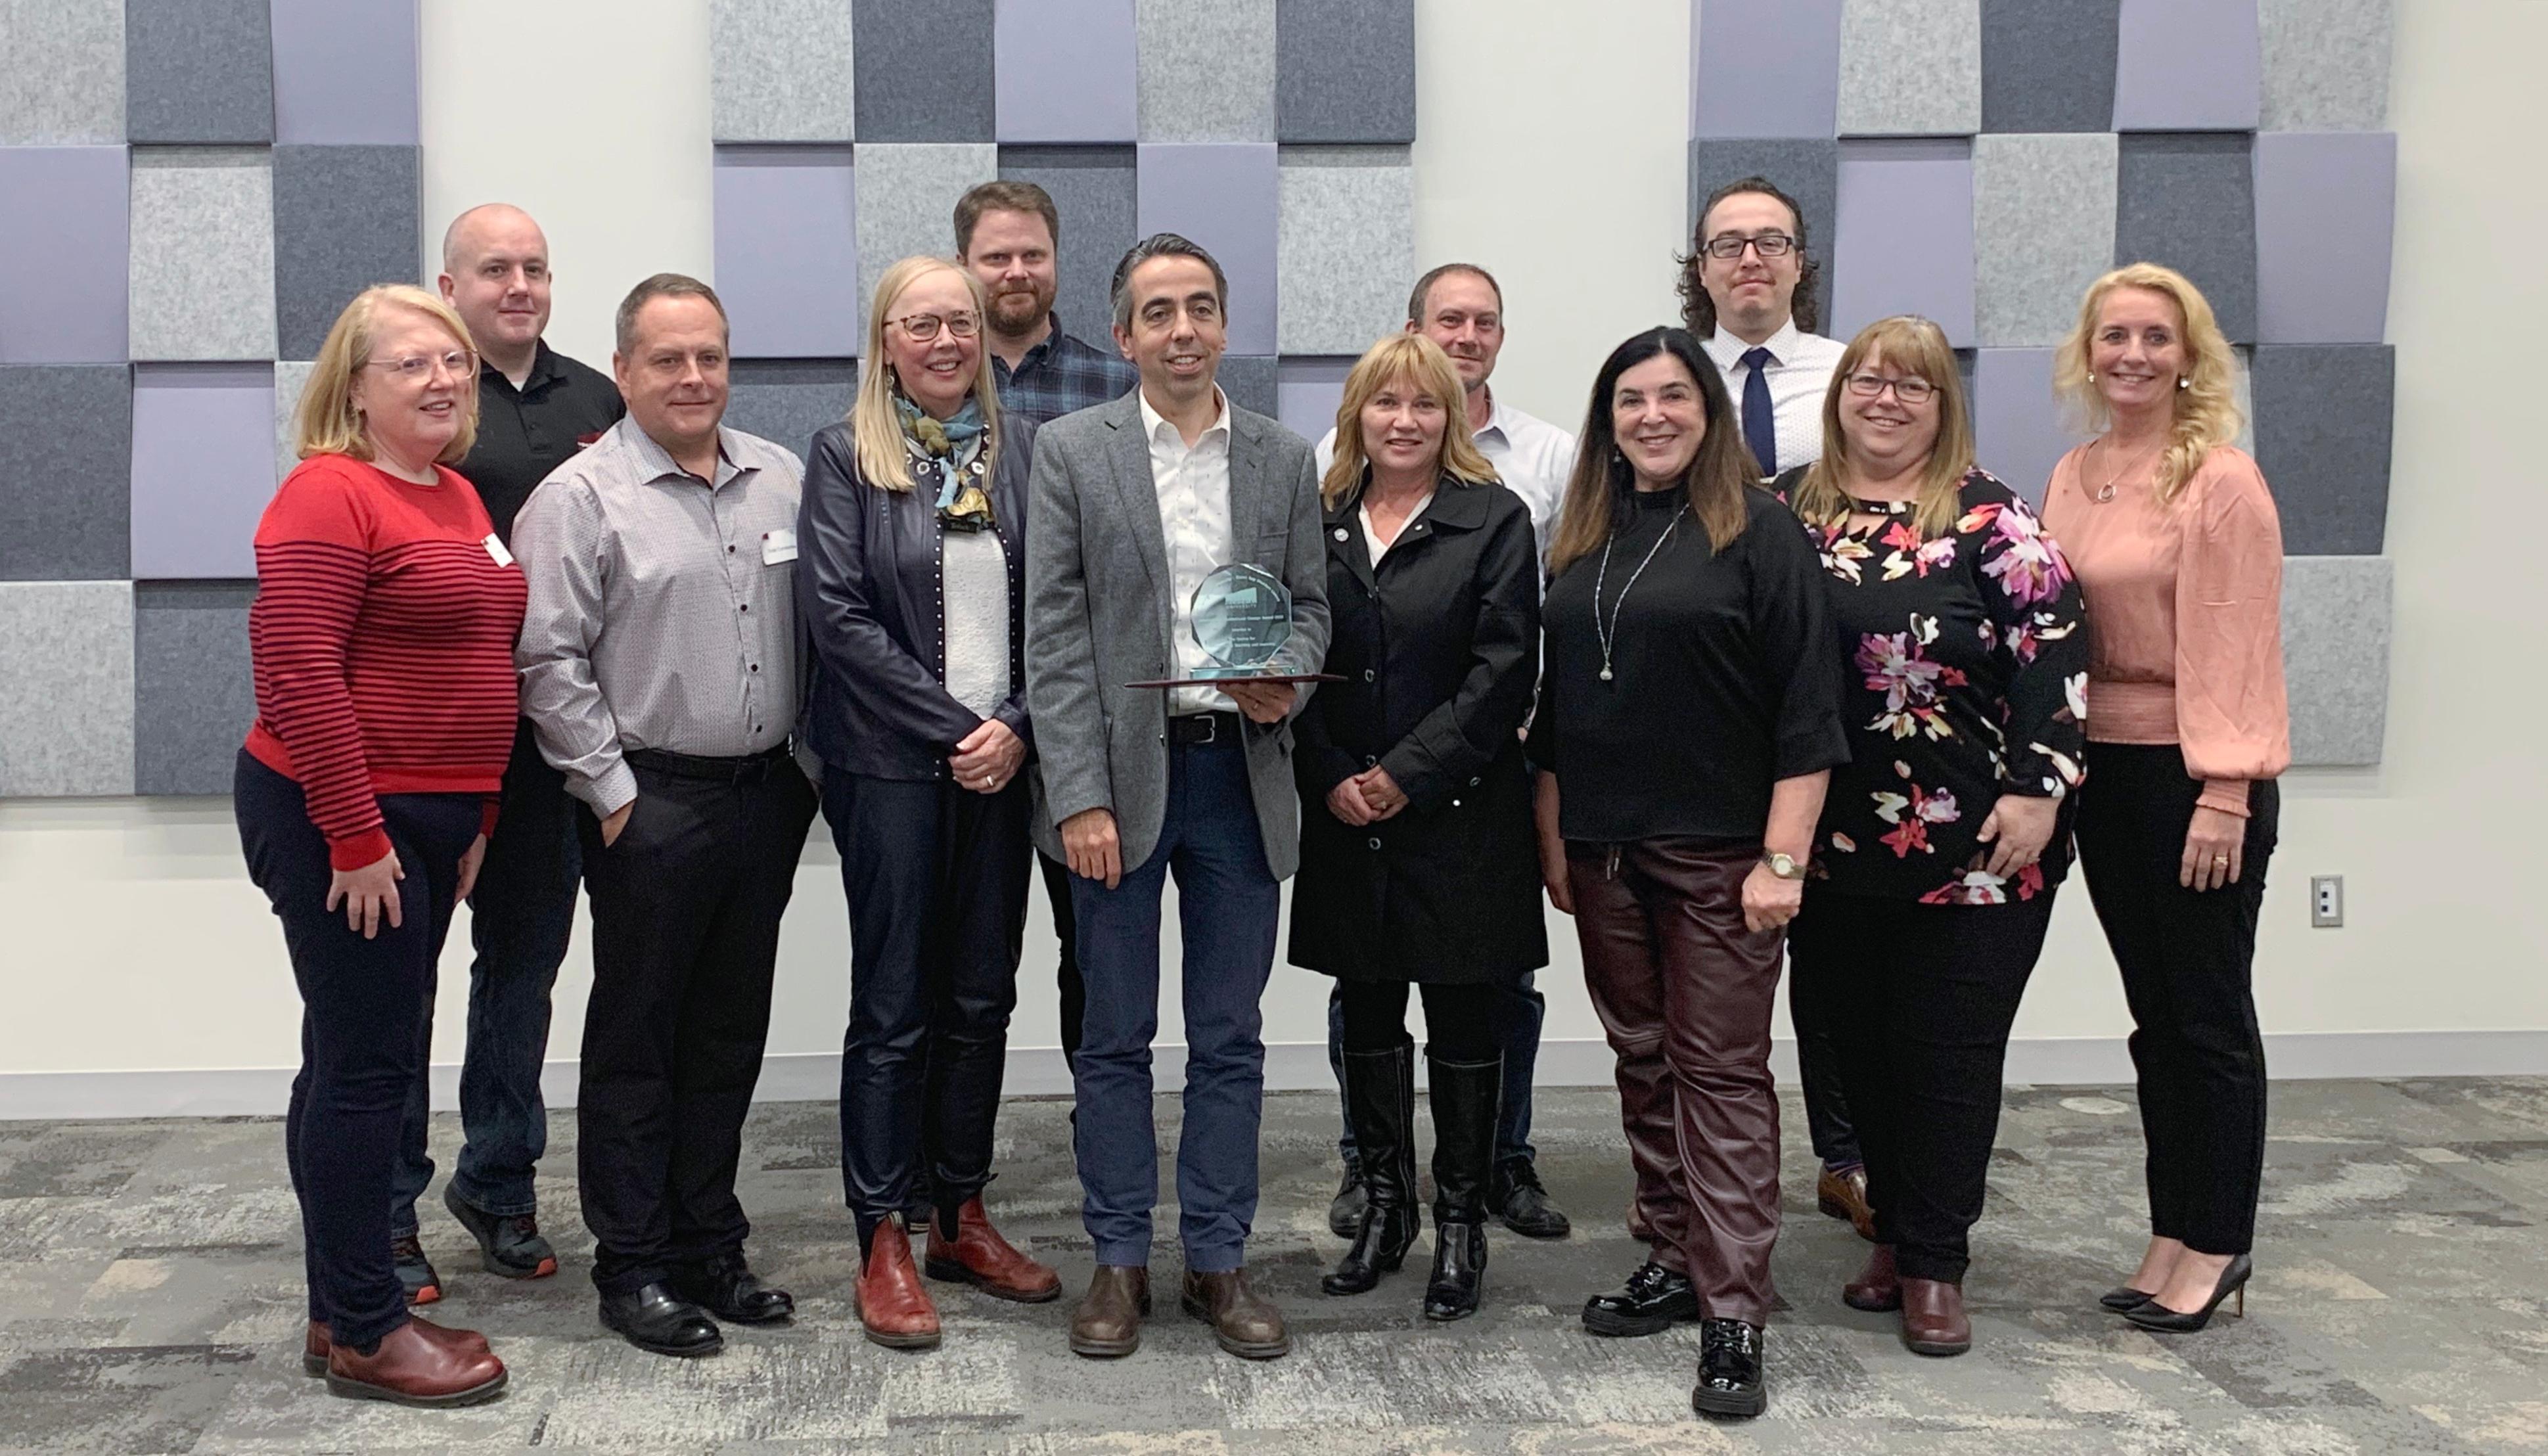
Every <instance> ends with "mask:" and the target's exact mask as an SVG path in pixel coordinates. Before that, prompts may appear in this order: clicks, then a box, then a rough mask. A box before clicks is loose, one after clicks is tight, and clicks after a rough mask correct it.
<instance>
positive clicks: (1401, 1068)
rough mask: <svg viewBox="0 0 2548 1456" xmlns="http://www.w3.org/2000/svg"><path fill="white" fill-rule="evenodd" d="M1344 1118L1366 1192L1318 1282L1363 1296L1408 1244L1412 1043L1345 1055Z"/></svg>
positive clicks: (1411, 1230)
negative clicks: (1338, 1253) (1341, 1248)
mask: <svg viewBox="0 0 2548 1456" xmlns="http://www.w3.org/2000/svg"><path fill="white" fill-rule="evenodd" d="M1344 1059H1345V1115H1346V1116H1347V1117H1348V1118H1350V1119H1351V1120H1352V1122H1353V1135H1354V1147H1355V1149H1356V1150H1357V1151H1358V1152H1359V1153H1360V1154H1361V1155H1362V1176H1363V1186H1364V1187H1365V1189H1367V1190H1368V1192H1369V1194H1370V1197H1369V1199H1368V1201H1367V1202H1366V1203H1365V1204H1364V1206H1363V1209H1362V1213H1361V1214H1360V1216H1359V1217H1358V1218H1357V1220H1356V1223H1355V1225H1354V1234H1353V1246H1352V1247H1351V1248H1348V1249H1346V1250H1345V1256H1344V1258H1342V1259H1341V1260H1339V1261H1337V1264H1336V1268H1335V1272H1334V1273H1332V1274H1329V1275H1327V1276H1326V1277H1325V1278H1323V1279H1320V1280H1319V1288H1320V1289H1323V1290H1325V1291H1326V1292H1327V1293H1329V1294H1362V1293H1364V1292H1365V1291H1367V1290H1369V1289H1370V1288H1371V1287H1372V1286H1373V1285H1376V1284H1378V1283H1380V1276H1381V1275H1383V1274H1386V1273H1389V1272H1390V1271H1391V1270H1394V1269H1396V1268H1397V1267H1398V1266H1399V1265H1400V1264H1401V1263H1403V1262H1405V1261H1406V1258H1407V1250H1408V1248H1409V1247H1410V1245H1412V1244H1413V1243H1414V1242H1415V1230H1416V1228H1417V1226H1418V1223H1419V1220H1418V1219H1417V1217H1416V1213H1415V1044H1414V1043H1412V1042H1401V1043H1400V1044H1399V1045H1398V1046H1396V1047H1391V1048H1389V1049H1388V1050H1386V1051H1348V1052H1346V1053H1345V1057H1344Z"/></svg>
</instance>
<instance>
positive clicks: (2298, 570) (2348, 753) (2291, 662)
mask: <svg viewBox="0 0 2548 1456" xmlns="http://www.w3.org/2000/svg"><path fill="white" fill-rule="evenodd" d="M2393 581H2394V568H2393V567H2392V565H2391V563H2390V562H2389V561H2388V560H2387V559H2386V558H2384V557H2377V556H2311V557H2295V558H2293V559H2291V560H2288V561H2285V562H2284V563H2283V685H2284V689H2285V691H2287V692H2288V693H2289V694H2290V696H2291V709H2292V762H2293V763H2294V764H2296V765H2300V766H2302V767H2338V766H2348V765H2364V764H2377V763H2379V762H2380V756H2381V749H2382V745H2383V740H2384V739H2385V738H2386V737H2387V734H2388V726H2389V643H2390V635H2391V612H2392V600H2393Z"/></svg>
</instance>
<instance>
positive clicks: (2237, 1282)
mask: <svg viewBox="0 0 2548 1456" xmlns="http://www.w3.org/2000/svg"><path fill="white" fill-rule="evenodd" d="M2255 1272H2256V1263H2255V1260H2253V1259H2251V1258H2249V1257H2248V1256H2247V1255H2245V1254H2240V1255H2238V1256H2237V1257H2236V1258H2233V1259H2231V1260H2230V1261H2229V1264H2228V1265H2226V1266H2225V1267H2223V1269H2222V1270H2221V1277H2220V1278H2219V1279H2218V1280H2216V1281H2214V1283H2213V1285H2212V1298H2210V1299H2208V1300H2205V1301H2204V1302H2203V1308H2201V1309H2199V1310H2171V1309H2169V1308H2168V1307H2167V1306H2165V1305H2162V1304H2160V1303H2159V1302H2158V1298H2157V1296H2155V1295H2153V1296H2151V1297H2150V1299H2149V1300H2148V1301H2146V1302H2145V1303H2142V1304H2138V1305H2135V1306H2134V1307H2133V1308H2131V1309H2129V1310H2126V1311H2125V1312H2124V1318H2125V1319H2130V1320H2131V1321H2133V1322H2134V1323H2135V1324H2138V1325H2139V1326H2140V1327H2141V1328H2143V1329H2154V1330H2157V1331H2159V1332H2160V1333H2162V1334H2192V1333H2193V1332H2194V1331H2196V1330H2198V1329H2201V1328H2202V1327H2203V1326H2205V1325H2207V1324H2209V1323H2211V1322H2212V1314H2213V1312H2214V1311H2216V1310H2218V1309H2220V1308H2221V1302H2222V1301H2224V1300H2226V1299H2228V1298H2229V1297H2230V1296H2231V1295H2233V1294H2234V1295H2236V1296H2237V1297H2238V1317H2239V1318H2240V1319H2245V1318H2246V1316H2247V1276H2249V1275H2250V1274H2253V1273H2255Z"/></svg>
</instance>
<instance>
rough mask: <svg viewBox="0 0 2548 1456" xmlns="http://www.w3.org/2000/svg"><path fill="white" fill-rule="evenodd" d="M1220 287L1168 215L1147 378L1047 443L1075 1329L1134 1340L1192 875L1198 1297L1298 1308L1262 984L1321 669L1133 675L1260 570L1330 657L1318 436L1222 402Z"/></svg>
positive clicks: (1229, 1326)
mask: <svg viewBox="0 0 2548 1456" xmlns="http://www.w3.org/2000/svg"><path fill="white" fill-rule="evenodd" d="M1228 304H1229V282H1228V280H1227V279H1226V278H1225V277H1224V276H1223V274H1222V271H1221V265H1220V264H1219V263H1217V262H1215V261H1214V260H1213V258H1212V255H1211V254H1209V253H1207V252H1205V251H1204V250H1203V249H1202V248H1200V247H1198V246H1196V245H1195V244H1194V243H1192V242H1189V241H1187V240H1186V239H1185V238H1182V237H1179V236H1177V235H1176V234H1174V233H1170V232H1163V233H1159V234H1157V235H1155V236H1152V237H1148V238H1144V239H1143V240H1142V241H1140V242H1139V243H1138V244H1136V245H1135V246H1134V248H1133V250H1132V251H1131V252H1129V253H1127V254H1125V256H1124V261H1123V262H1122V263H1121V264H1120V265H1118V266H1117V268H1116V270H1115V289H1114V308H1115V342H1116V345H1117V347H1119V348H1121V349H1122V350H1123V351H1124V353H1125V355H1126V356H1127V357H1129V358H1131V359H1132V360H1133V362H1134V364H1135V366H1136V367H1137V368H1138V370H1139V371H1140V376H1141V386H1140V388H1139V389H1138V390H1136V391H1134V392H1133V393H1132V394H1130V395H1127V396H1125V397H1124V398H1122V399H1120V400H1116V401H1113V402H1111V403H1109V404H1105V405H1100V406H1098V407H1096V408H1095V409H1083V410H1080V411H1079V412H1077V413H1075V414H1065V415H1063V416H1061V417H1060V418H1058V419H1055V420H1053V421H1052V422H1051V423H1049V424H1047V425H1046V426H1045V427H1044V428H1043V429H1042V430H1041V431H1040V432H1039V433H1038V434H1037V436H1036V451H1035V475H1034V484H1033V487H1032V500H1033V503H1032V505H1031V507H1030V509H1029V512H1028V530H1027V542H1028V546H1027V705H1028V710H1029V713H1030V715H1031V717H1032V720H1033V722H1034V723H1035V735H1036V750H1037V755H1038V759H1039V762H1038V765H1037V783H1036V815H1035V832H1036V840H1037V844H1038V846H1039V847H1040V848H1041V849H1043V851H1044V852H1045V853H1046V854H1047V855H1049V856H1052V857H1053V858H1055V859H1059V860H1061V861H1063V862H1064V863H1065V864H1067V865H1069V866H1070V871H1071V881H1070V887H1071V901H1072V907H1073V909H1074V910H1075V912H1076V913H1077V917H1078V921H1079V926H1078V954H1079V964H1080V969H1081V974H1082V975H1083V976H1084V977H1085V979H1086V981H1087V985H1088V1008H1087V1013H1086V1019H1085V1021H1084V1023H1083V1025H1082V1030H1081V1036H1080V1046H1079V1058H1078V1063H1077V1066H1076V1069H1075V1081H1076V1085H1077V1092H1078V1100H1079V1105H1078V1110H1077V1113H1076V1116H1075V1118H1074V1124H1075V1129H1076V1132H1075V1138H1076V1143H1077V1146H1076V1153H1077V1157H1078V1162H1079V1181H1080V1187H1081V1190H1082V1203H1081V1219H1082V1221H1083V1222H1084V1223H1085V1224H1086V1226H1087V1229H1088V1233H1089V1237H1090V1238H1091V1239H1092V1240H1094V1241H1095V1243H1096V1246H1097V1273H1096V1275H1095V1277H1094V1278H1092V1279H1091V1280H1090V1281H1089V1286H1088V1294H1087V1297H1086V1298H1085V1299H1083V1300H1081V1302H1080V1304H1079V1308H1078V1310H1077V1311H1076V1312H1075V1313H1074V1314H1073V1315H1072V1317H1071V1323H1070V1347H1071V1349H1072V1350H1074V1351H1076V1352H1078V1353H1079V1354H1082V1355H1092V1356H1113V1355H1129V1354H1131V1353H1132V1352H1133V1351H1134V1350H1135V1349H1136V1348H1138V1346H1139V1344H1140V1340H1141V1317H1142V1316H1143V1315H1145V1314H1147V1313H1148V1311H1149V1304H1150V1292H1149V1259H1150V1210H1151V1207H1152V1205H1153V1204H1155V1203H1156V1202H1157V1195H1158V1186H1159V1174H1158V1143H1157V1138H1156V1136H1155V1132H1154V1129H1153V1127H1152V1124H1151V1117H1150V1108H1151V1101H1150V1042H1151V1039H1152V1038H1153V1037H1155V1036H1156V1035H1157V1033H1158V1026H1159V1015H1158V1000H1159V896H1160V891H1161V889H1162V888H1163V886H1164V884H1165V882H1166V879H1167V876H1168V874H1169V873H1170V872H1171V871H1172V870H1173V872H1174V873H1175V875H1176V879H1177V896H1178V904H1179V907H1180V917H1179V918H1180V920H1181V922H1182V926H1181V928H1182V930H1183V932H1184V957H1183V977H1182V979H1183V982H1184V988H1185V1026H1186V1047H1187V1050H1186V1087H1185V1127H1184V1131H1183V1134H1182V1136H1181V1138H1179V1141H1178V1146H1177V1202H1178V1205H1179V1208H1180V1215H1179V1219H1178V1233H1179V1236H1180V1238H1181V1240H1182V1242H1183V1243H1184V1245H1185V1255H1186V1260H1185V1262H1186V1276H1185V1284H1184V1288H1183V1290H1182V1291H1181V1297H1180V1303H1181V1304H1182V1305H1183V1307H1184V1308H1185V1310H1186V1312H1187V1313H1188V1314H1190V1315H1193V1316H1195V1317H1196V1318H1198V1319H1204V1320H1206V1321H1208V1322H1210V1323H1211V1324H1212V1326H1213V1330H1214V1333H1215V1334H1216V1335H1217V1336H1218V1338H1219V1339H1220V1342H1221V1346H1222V1348H1224V1349H1226V1350H1229V1352H1230V1353H1232V1354H1235V1355H1240V1356H1245V1357H1248V1358H1251V1359H1271V1358H1273V1357H1275V1356H1278V1355H1282V1354H1286V1353H1288V1352H1289V1351H1290V1350H1291V1347H1292V1344H1291V1337H1290V1335H1289V1334H1288V1333H1287V1332H1286V1331H1285V1329H1284V1326H1283V1316H1282V1312H1281V1311H1279V1310H1277V1309H1275V1308H1274V1306H1273V1305H1272V1304H1271V1303H1270V1302H1268V1301H1266V1300H1265V1299H1263V1298H1262V1297H1261V1296H1259V1295H1257V1294H1255V1293H1254V1292H1252V1291H1251V1290H1250V1289H1249V1288H1248V1287H1247V1279H1246V1267H1245V1266H1246V1259H1247V1233H1248V1229H1249V1227H1250V1225H1251V1224H1252V1223H1253V1221H1254V1219H1255V1217H1256V1137H1257V1127H1258V1123H1259V1121H1260V1119H1261V1115H1262V1113H1263V1102H1264V1090H1265V1043H1264V1038H1263V1031H1264V1021H1263V1017H1262V1014H1261V1013H1260V1011H1259V1008H1258V1002H1259V1000H1260V999H1261V998H1262V997H1263V995H1264V993H1265V980H1266V976H1267V974H1268V973H1269V972H1270V971H1271V969H1272V967H1273V963H1274V931H1275V921H1276V918H1277V915H1278V913H1279V907H1280V890H1279V888H1278V886H1279V885H1280V883H1281V881H1282V880H1283V879H1285V878H1286V877H1288V876H1289V875H1290V874H1291V873H1292V870H1293V868H1294V866H1295V865H1297V864H1298V863H1299V860H1300V820H1299V813H1300V809H1299V800H1298V798H1297V797H1296V790H1295V789H1294V787H1293V783H1292V729H1291V719H1292V715H1293V714H1295V713H1297V712H1298V711H1300V706H1301V703H1302V702H1303V701H1304V700H1305V699H1306V698H1307V696H1308V690H1307V688H1306V687H1297V688H1296V687H1291V686H1283V685H1272V684H1256V685H1247V684H1233V685H1230V686H1229V687H1227V688H1218V689H1217V688H1210V687H1177V688H1168V689H1161V688H1139V687H1133V686H1129V685H1128V684H1130V683H1137V682H1142V681H1148V680H1157V679H1168V678H1189V677H1192V676H1193V673H1194V670H1195V669H1197V668H1201V667H1205V666H1208V665H1209V664H1210V662H1211V659H1210V658H1209V656H1208V655H1207V654H1206V653H1205V652H1204V651H1203V649H1202V647H1201V646H1200V644H1198V643H1197V642H1196V640H1195V634H1194V627H1193V622H1192V620H1191V605H1192V602H1193V599H1194V592H1195V589H1196V588H1197V587H1198V586H1199V585H1200V584H1201V583H1202V581H1203V579H1204V578H1205V577H1206V576H1207V575H1208V574H1210V573H1211V572H1212V571H1214V570H1215V569H1217V568H1219V567H1223V566H1227V565H1229V564H1232V563H1247V564H1251V565H1255V566H1259V567H1263V568H1264V569H1266V570H1267V571H1270V572H1273V573H1274V574H1275V575H1276V576H1278V577H1280V578H1281V579H1282V580H1283V581H1284V582H1285V583H1286V584H1287V585H1288V586H1289V587H1290V588H1291V592H1292V632H1291V636H1290V638H1289V640H1288V641H1287V642H1286V643H1285V644H1284V647H1283V650H1282V654H1281V656H1280V657H1279V658H1277V659H1276V661H1275V663H1274V664H1273V665H1271V668H1270V671H1274V672H1298V673H1306V672H1313V671H1316V670H1317V668H1318V666H1319V661H1320V660H1321V659H1322V658H1323V657H1324V656H1325V655H1326V648H1327V601H1326V553H1325V551H1324V549H1323V545H1322V543H1321V542H1320V541H1319V491H1318V479H1317V476H1316V473H1315V469H1314V467H1313V465H1312V463H1311V458H1310V447H1309V444H1308V442H1307V441H1305V440H1303V439H1302V438H1301V437H1300V436H1298V435H1295V434H1293V433H1292V432H1291V431H1289V430H1287V429H1285V428H1283V427H1282V426H1281V425H1279V424H1277V423H1275V422H1274V421H1273V420H1271V419H1268V418H1266V417H1264V416H1263V415H1260V414H1253V413H1250V412H1249V411H1247V410H1244V409H1237V408H1235V407H1233V406H1232V405H1230V403H1229V398H1228V397H1227V396H1225V395H1224V394H1223V393H1222V391H1221V388H1220V386H1219V385H1217V384H1215V383H1214V375H1215V373H1216V372H1217V371H1218V369H1219V366H1220V363H1221V354H1222V350H1223V348H1224V347H1225V345H1226V343H1227V333H1226V330H1225V325H1224V318H1225V316H1226V313H1227V309H1228Z"/></svg>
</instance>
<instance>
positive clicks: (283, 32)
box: [270, 0, 571, 146]
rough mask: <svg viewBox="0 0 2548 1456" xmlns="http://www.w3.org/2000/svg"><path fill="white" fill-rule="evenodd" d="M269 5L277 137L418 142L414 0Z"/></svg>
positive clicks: (304, 0)
mask: <svg viewBox="0 0 2548 1456" xmlns="http://www.w3.org/2000/svg"><path fill="white" fill-rule="evenodd" d="M270 4H271V6H272V9H273V20H272V24H273V28H274V139H275V140H277V141H296V142H307V143H309V144H311V145H314V146H416V145H420V144H421V143H422V142H423V140H424V136H423V126H424V123H423V117H422V114H421V112H420V111H419V109H418V104H417V85H418V79H417V78H418V71H417V49H418V46H417V38H416V0H270ZM559 60H560V62H561V63H571V62H569V61H568V60H567V58H565V57H560V58H559ZM522 63H530V62H529V61H528V60H527V58H526V59H525V61H524V62H522Z"/></svg>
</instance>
